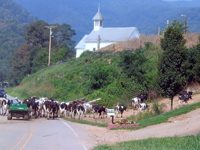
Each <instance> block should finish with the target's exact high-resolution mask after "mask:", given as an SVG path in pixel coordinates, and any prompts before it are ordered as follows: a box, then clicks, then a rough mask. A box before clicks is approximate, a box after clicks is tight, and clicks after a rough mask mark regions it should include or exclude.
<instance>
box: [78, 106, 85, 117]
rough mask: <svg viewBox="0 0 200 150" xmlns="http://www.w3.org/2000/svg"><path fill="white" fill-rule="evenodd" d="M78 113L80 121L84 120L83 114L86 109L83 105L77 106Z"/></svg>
mask: <svg viewBox="0 0 200 150" xmlns="http://www.w3.org/2000/svg"><path fill="white" fill-rule="evenodd" d="M76 112H77V114H78V118H79V120H80V119H82V118H83V114H84V112H85V108H84V106H83V105H82V104H78V105H76Z"/></svg>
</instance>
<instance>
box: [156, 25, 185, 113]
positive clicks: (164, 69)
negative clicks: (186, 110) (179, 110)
mask: <svg viewBox="0 0 200 150" xmlns="http://www.w3.org/2000/svg"><path fill="white" fill-rule="evenodd" d="M185 43H186V40H185V39H184V37H183V35H182V32H181V31H180V30H179V29H177V28H176V27H174V26H170V27H168V28H167V31H166V33H165V35H164V38H162V39H161V48H162V49H163V51H164V52H163V54H162V56H161V57H160V59H159V63H158V90H159V91H160V93H161V94H163V95H165V96H167V97H168V98H169V99H170V100H171V110H173V98H174V96H175V95H176V94H178V93H179V92H180V91H181V89H182V87H183V85H184V84H185V82H186V80H185V67H184V63H185V60H186V53H187V51H186V47H185V46H184V45H185Z"/></svg>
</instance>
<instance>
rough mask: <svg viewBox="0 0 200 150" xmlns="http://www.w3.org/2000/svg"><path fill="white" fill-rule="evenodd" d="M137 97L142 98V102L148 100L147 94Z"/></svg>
mask: <svg viewBox="0 0 200 150" xmlns="http://www.w3.org/2000/svg"><path fill="white" fill-rule="evenodd" d="M137 98H139V99H140V100H141V103H142V102H143V101H144V100H147V94H140V95H138V96H137Z"/></svg>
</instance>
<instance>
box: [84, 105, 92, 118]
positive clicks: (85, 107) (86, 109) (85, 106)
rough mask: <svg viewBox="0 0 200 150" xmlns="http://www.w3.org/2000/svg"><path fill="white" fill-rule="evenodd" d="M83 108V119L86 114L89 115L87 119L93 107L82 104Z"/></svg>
mask: <svg viewBox="0 0 200 150" xmlns="http://www.w3.org/2000/svg"><path fill="white" fill-rule="evenodd" d="M83 107H84V109H85V117H86V114H87V113H89V117H90V113H91V112H92V111H93V107H92V105H91V104H89V103H84V104H83Z"/></svg>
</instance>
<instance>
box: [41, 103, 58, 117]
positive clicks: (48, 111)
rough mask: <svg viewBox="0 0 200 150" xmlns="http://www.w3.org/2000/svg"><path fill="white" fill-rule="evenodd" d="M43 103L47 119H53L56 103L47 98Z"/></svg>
mask: <svg viewBox="0 0 200 150" xmlns="http://www.w3.org/2000/svg"><path fill="white" fill-rule="evenodd" d="M44 105H45V107H46V114H47V120H49V118H53V119H54V117H55V114H56V111H57V106H56V103H55V102H54V101H53V100H47V101H45V102H44Z"/></svg>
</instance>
